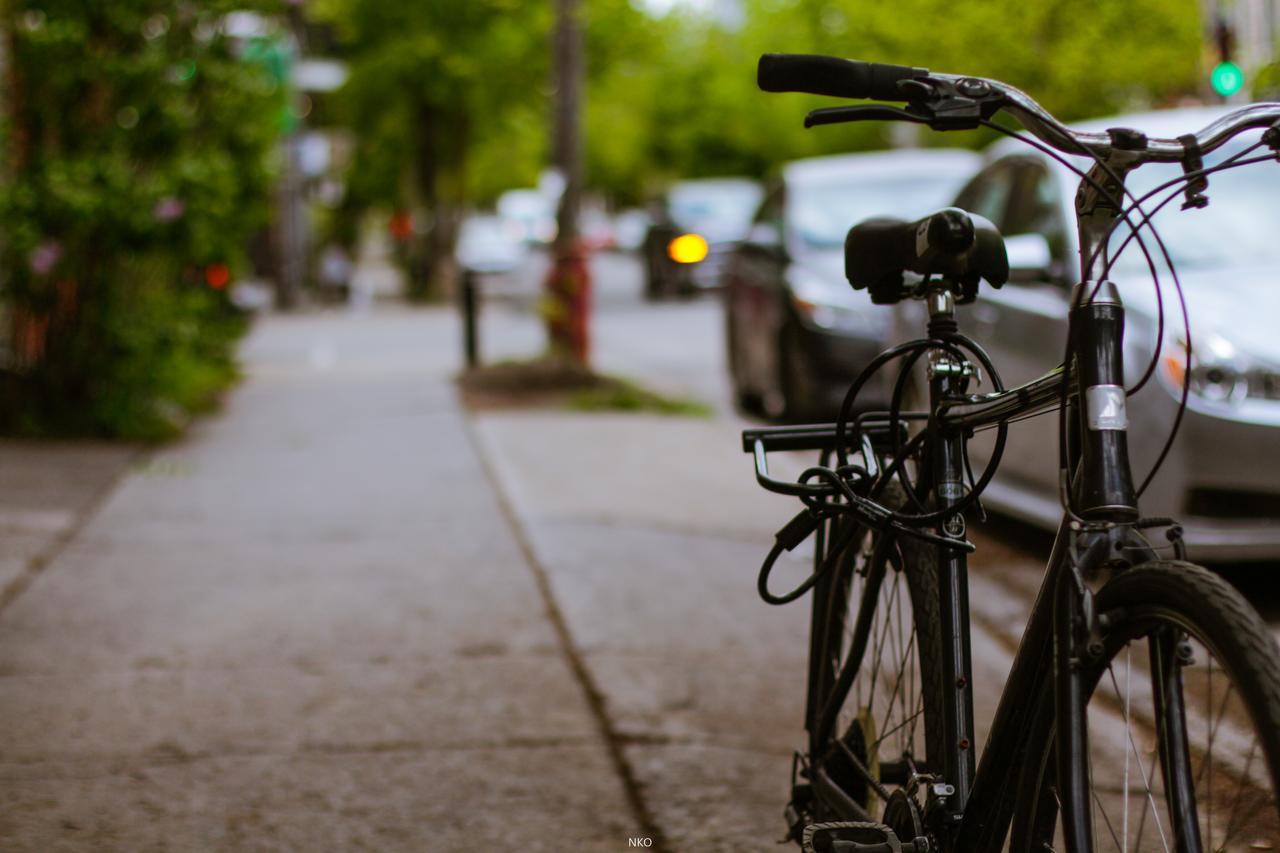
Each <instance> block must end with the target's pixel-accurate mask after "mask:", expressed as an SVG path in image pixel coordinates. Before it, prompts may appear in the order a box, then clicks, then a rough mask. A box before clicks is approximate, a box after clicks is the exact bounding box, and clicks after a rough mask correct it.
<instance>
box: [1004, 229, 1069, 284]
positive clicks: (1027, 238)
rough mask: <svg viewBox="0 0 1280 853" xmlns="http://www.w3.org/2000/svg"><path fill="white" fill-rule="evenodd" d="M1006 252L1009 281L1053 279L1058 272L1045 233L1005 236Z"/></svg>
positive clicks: (1023, 282)
mask: <svg viewBox="0 0 1280 853" xmlns="http://www.w3.org/2000/svg"><path fill="white" fill-rule="evenodd" d="M1004 249H1005V253H1006V254H1007V255H1008V256H1009V281H1013V282H1018V283H1021V284H1026V283H1029V282H1035V281H1052V280H1053V279H1054V278H1055V277H1056V276H1057V273H1056V272H1055V267H1056V266H1057V265H1056V264H1055V263H1054V262H1053V250H1052V249H1050V248H1049V241H1048V240H1046V239H1045V237H1044V235H1043V234H1035V233H1031V234H1015V235H1014V236H1012V237H1005V238H1004Z"/></svg>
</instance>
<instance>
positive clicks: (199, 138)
mask: <svg viewBox="0 0 1280 853" xmlns="http://www.w3.org/2000/svg"><path fill="white" fill-rule="evenodd" d="M271 5H273V4H270V3H255V2H254V1H253V0H247V2H246V0H236V2H229V0H209V2H204V3H200V4H192V3H187V2H182V0H113V1H112V2H111V3H84V2H83V0H41V2H40V3H38V4H37V3H31V2H16V3H11V4H7V5H6V7H5V15H6V20H5V22H4V23H5V27H6V28H7V29H8V31H9V33H10V35H11V38H10V46H11V51H12V52H11V55H10V57H9V62H10V66H11V69H10V75H9V80H8V81H7V84H8V85H7V86H6V89H7V91H6V94H5V98H4V104H5V107H6V110H7V112H8V115H7V119H8V121H7V122H6V127H5V130H6V133H5V135H4V137H3V145H4V149H5V150H4V151H3V155H4V157H3V161H4V162H5V163H6V164H7V165H8V173H7V174H6V175H5V180H4V182H3V191H2V192H0V235H3V240H2V241H0V271H2V273H3V283H2V285H0V288H2V289H0V303H3V304H4V306H6V307H7V309H8V310H7V316H8V318H9V322H10V323H11V329H10V335H9V337H10V338H11V341H12V346H11V350H12V351H11V352H10V353H8V358H7V360H6V361H5V363H3V364H2V365H0V370H3V374H0V379H2V380H3V382H2V383H0V429H7V430H9V431H12V432H19V433H23V434H36V435H69V434H91V435H106V436H119V437H124V438H136V439H161V438H165V437H168V436H171V435H173V434H175V433H176V432H177V431H178V430H180V429H181V427H182V425H183V424H184V423H185V422H186V421H187V420H188V419H189V417H190V415H191V414H192V413H193V412H196V411H199V410H201V409H202V408H204V407H207V406H208V405H209V404H210V401H211V400H213V399H214V398H215V397H216V393H217V391H218V390H219V389H221V388H224V387H226V385H227V384H228V383H229V382H230V381H231V380H232V379H233V378H234V376H235V370H234V365H233V363H232V353H233V349H234V342H235V339H236V337H237V335H238V334H239V333H240V331H241V330H242V329H243V326H244V323H243V321H242V320H240V319H238V318H237V317H236V316H235V313H234V312H233V311H232V309H231V307H230V305H229V304H228V300H227V297H226V295H225V293H224V292H223V291H222V290H221V289H218V290H215V289H212V288H211V287H209V286H208V285H207V284H206V281H205V279H206V274H207V272H208V271H210V270H217V272H218V275H215V276H213V277H212V279H211V280H212V282H213V283H215V284H218V285H219V286H220V287H223V286H225V284H226V279H227V278H228V277H231V276H233V275H234V273H235V272H236V271H238V270H240V269H242V268H243V267H244V265H245V251H244V247H245V245H246V243H247V241H248V239H249V237H250V236H251V235H252V234H253V233H254V232H255V231H257V230H259V229H261V228H262V227H263V226H264V225H265V224H266V222H267V220H268V214H269V208H268V202H269V190H270V182H271V178H272V172H271V170H272V162H273V154H274V152H275V151H276V145H277V142H278V139H279V133H280V127H281V123H282V116H283V108H284V105H285V101H284V92H283V91H282V89H281V86H280V81H279V79H278V77H279V74H278V69H277V70H275V71H273V70H272V69H271V68H270V67H269V63H268V62H267V61H266V59H265V58H269V57H270V56H271V55H272V52H273V51H272V49H271V48H270V45H268V46H267V49H261V48H262V45H256V48H258V49H251V48H255V45H254V44H253V43H246V42H244V41H243V40H241V41H237V40H235V39H234V38H232V37H230V36H228V35H227V34H226V29H227V28H226V27H225V26H223V24H224V22H225V20H226V15H227V13H228V12H230V11H238V10H245V9H252V8H254V7H255V6H257V7H258V8H260V9H262V10H264V11H269V10H270V6H271ZM255 57H257V58H255Z"/></svg>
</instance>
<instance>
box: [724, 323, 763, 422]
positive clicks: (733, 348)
mask: <svg viewBox="0 0 1280 853" xmlns="http://www.w3.org/2000/svg"><path fill="white" fill-rule="evenodd" d="M724 313H725V335H724V338H725V351H726V352H725V355H726V357H727V360H728V363H729V381H730V383H731V385H732V386H733V402H734V405H735V406H736V407H737V409H738V411H739V412H742V413H743V414H745V415H762V414H764V410H763V408H762V407H761V401H760V395H759V394H758V393H756V392H755V391H752V390H750V389H748V388H747V387H746V385H745V375H744V374H745V371H744V370H743V367H742V361H741V356H740V355H739V354H738V346H739V340H738V324H737V323H735V322H733V306H731V305H729V304H728V300H727V299H726V302H725V310H724Z"/></svg>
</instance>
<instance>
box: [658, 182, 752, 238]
mask: <svg viewBox="0 0 1280 853" xmlns="http://www.w3.org/2000/svg"><path fill="white" fill-rule="evenodd" d="M760 195H761V192H760V188H759V187H757V186H756V185H755V184H752V183H748V182H743V183H740V184H738V183H725V184H684V185H681V186H677V187H673V188H672V190H671V192H670V194H669V195H668V196H667V205H668V209H669V210H670V212H671V219H672V221H673V222H675V224H676V225H678V226H680V227H681V228H686V229H688V230H690V231H699V232H711V233H709V234H708V235H707V236H711V237H720V236H721V235H726V236H731V235H740V234H741V233H743V232H745V231H746V230H747V226H748V225H750V224H751V215H752V214H753V213H755V210H756V206H757V205H759V204H760Z"/></svg>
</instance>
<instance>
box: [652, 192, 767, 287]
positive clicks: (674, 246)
mask: <svg viewBox="0 0 1280 853" xmlns="http://www.w3.org/2000/svg"><path fill="white" fill-rule="evenodd" d="M762 194H763V193H762V190H761V188H760V185H759V184H758V183H756V182H755V181H752V180H748V179H747V178H708V179H705V180H697V181H681V182H680V183H678V184H675V185H673V186H672V187H671V188H670V189H669V190H668V191H667V193H666V195H664V196H663V197H662V199H661V200H660V201H659V202H657V203H656V204H655V205H654V208H653V210H652V212H651V214H652V224H651V225H650V226H649V232H648V234H647V236H646V237H645V241H644V247H643V252H644V262H645V288H644V293H645V297H646V298H648V299H655V300H656V299H667V298H671V297H673V296H687V295H690V294H694V293H698V292H700V291H703V290H709V289H711V288H714V287H716V286H718V285H719V283H720V271H721V268H722V266H723V263H724V258H725V257H726V255H727V254H728V252H729V251H730V250H731V249H732V247H733V246H734V245H735V244H736V243H737V242H738V241H739V240H741V239H742V238H743V236H744V235H745V234H746V233H747V228H748V227H749V226H750V225H751V215H752V214H753V213H754V212H755V210H756V208H757V207H758V206H759V205H760V197H761V195H762Z"/></svg>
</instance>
